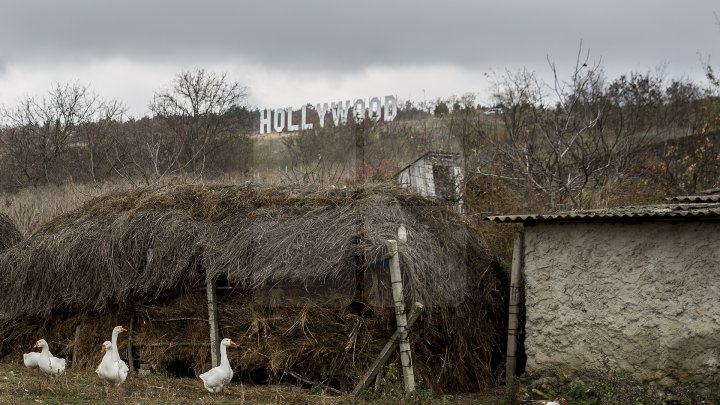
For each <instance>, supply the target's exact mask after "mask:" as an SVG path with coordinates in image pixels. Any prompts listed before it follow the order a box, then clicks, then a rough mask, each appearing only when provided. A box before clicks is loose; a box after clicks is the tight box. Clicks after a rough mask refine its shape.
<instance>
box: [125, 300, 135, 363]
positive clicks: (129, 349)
mask: <svg viewBox="0 0 720 405" xmlns="http://www.w3.org/2000/svg"><path fill="white" fill-rule="evenodd" d="M134 327H135V311H133V312H132V313H131V314H130V323H129V324H128V329H127V332H128V345H127V361H128V367H129V368H130V371H132V372H135V359H133V350H132V348H133V345H132V341H133V328H134Z"/></svg>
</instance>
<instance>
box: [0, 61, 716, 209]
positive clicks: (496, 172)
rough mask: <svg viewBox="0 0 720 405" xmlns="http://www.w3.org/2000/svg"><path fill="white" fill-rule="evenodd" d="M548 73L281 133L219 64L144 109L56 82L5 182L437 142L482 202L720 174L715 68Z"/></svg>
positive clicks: (485, 205) (414, 148) (563, 197)
mask: <svg viewBox="0 0 720 405" xmlns="http://www.w3.org/2000/svg"><path fill="white" fill-rule="evenodd" d="M550 70H551V73H552V75H551V77H554V80H551V81H550V82H548V81H544V80H542V79H541V78H540V76H539V75H537V74H536V73H534V72H529V71H527V70H518V71H508V72H507V73H505V74H504V75H503V76H501V77H499V78H497V80H496V82H495V85H494V89H493V95H492V103H491V105H487V106H479V105H478V104H477V102H476V97H475V95H474V94H472V93H467V94H465V95H463V96H460V97H456V96H452V97H448V98H445V99H434V100H431V101H430V102H419V103H416V102H413V101H411V100H407V101H403V102H401V103H399V105H398V115H397V118H396V119H395V121H393V122H388V123H386V122H375V121H373V120H370V119H365V120H354V119H353V118H352V117H350V120H349V122H348V125H345V126H338V127H335V126H332V125H326V126H325V128H320V127H319V125H315V126H314V129H312V130H306V131H301V132H298V133H294V134H288V135H285V136H283V137H280V139H277V138H273V137H272V136H268V135H263V136H252V135H253V134H256V133H257V131H258V127H259V112H258V111H257V110H256V109H251V108H249V107H248V106H247V95H248V90H247V89H246V88H245V87H244V86H243V85H242V84H241V83H238V82H235V81H232V80H230V79H229V78H228V77H227V76H226V75H225V74H223V73H216V72H210V71H206V70H203V69H198V70H192V71H185V72H181V73H179V74H178V75H176V77H175V79H174V81H173V83H172V85H171V86H170V87H169V88H166V89H160V90H158V91H156V92H155V95H154V97H153V99H152V100H151V101H150V103H149V105H150V111H151V115H150V116H148V117H143V118H129V117H127V115H126V110H125V108H124V106H123V104H122V102H120V101H117V100H106V99H103V98H102V97H100V96H98V95H96V94H94V93H93V92H92V91H91V89H90V88H89V87H87V86H84V85H82V84H79V83H59V84H56V85H54V86H53V87H52V88H51V89H50V91H49V92H48V93H47V94H46V95H44V96H31V97H27V98H25V99H23V100H19V101H18V102H17V104H15V105H13V106H7V107H6V108H4V109H3V110H2V111H0V122H1V123H2V125H1V126H0V168H1V169H2V170H1V171H0V190H5V191H8V190H10V191H12V190H17V189H20V188H25V187H31V186H37V185H41V184H48V183H50V184H62V183H65V182H70V181H73V182H105V181H112V180H113V179H116V178H123V179H125V180H130V181H133V182H141V183H147V184H151V183H154V182H157V181H158V180H160V179H162V178H164V177H167V176H172V175H191V176H198V177H208V176H220V175H224V174H227V173H232V174H234V175H237V174H240V175H241V176H246V177H247V178H248V179H255V180H257V179H258V172H263V173H265V175H267V174H268V173H275V174H276V176H275V177H274V178H275V179H276V180H279V181H290V182H305V183H322V184H328V185H329V184H338V185H339V184H341V183H347V182H358V181H369V180H372V181H379V180H387V179H390V178H391V177H392V175H393V174H394V173H395V172H396V171H397V170H398V169H399V168H400V165H401V164H404V163H407V162H408V161H409V160H410V159H412V158H413V157H417V156H419V155H420V154H421V153H423V152H426V151H429V150H450V151H457V152H461V153H462V155H463V158H464V159H463V161H464V165H465V185H466V192H465V194H466V199H467V200H468V203H470V204H471V205H473V204H474V206H475V209H477V210H480V211H483V212H493V211H503V212H508V211H513V210H553V209H555V210H556V209H566V208H587V207H598V206H606V205H611V204H617V203H627V202H635V201H646V200H651V199H656V198H658V197H659V196H662V195H664V194H692V193H695V192H697V191H698V190H701V189H704V188H712V187H717V186H718V185H720V184H718V179H719V178H720V176H719V175H720V145H719V144H718V142H720V140H719V139H718V134H717V130H718V129H720V97H718V95H719V90H720V84H719V83H718V81H717V79H716V76H715V74H714V72H713V70H712V69H711V68H709V67H708V68H707V75H708V79H709V80H708V81H707V82H706V83H703V84H698V83H694V82H692V81H690V80H688V79H667V78H665V77H664V76H663V75H662V74H660V73H655V72H644V73H642V72H631V73H629V74H626V75H622V76H620V77H616V78H608V77H606V75H605V74H604V73H603V70H602V67H601V66H600V65H599V64H593V63H591V62H590V60H589V58H588V57H587V56H586V57H584V58H582V57H579V58H578V60H577V64H576V66H574V68H573V69H570V74H569V75H566V76H561V75H560V74H559V72H558V70H557V69H556V68H555V66H554V65H552V64H551V65H550ZM309 110H310V111H312V109H311V108H310V109H309ZM313 119H314V120H317V114H315V115H314V116H313V115H312V114H310V118H309V120H310V121H312V120H313ZM271 139H275V140H274V141H271ZM270 177H272V176H270Z"/></svg>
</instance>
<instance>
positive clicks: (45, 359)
mask: <svg viewBox="0 0 720 405" xmlns="http://www.w3.org/2000/svg"><path fill="white" fill-rule="evenodd" d="M34 347H39V348H40V349H42V351H41V352H40V356H39V357H38V360H37V364H38V367H39V368H40V370H42V372H43V373H45V374H47V375H48V376H59V375H61V374H62V373H64V372H65V359H60V358H57V357H55V356H52V355H51V354H50V348H49V347H48V344H47V342H46V341H45V339H40V340H38V341H37V342H36V343H35V346H34Z"/></svg>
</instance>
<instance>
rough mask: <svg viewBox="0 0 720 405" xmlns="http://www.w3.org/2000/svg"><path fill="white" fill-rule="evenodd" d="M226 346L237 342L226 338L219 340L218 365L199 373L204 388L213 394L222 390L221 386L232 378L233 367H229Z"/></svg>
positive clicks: (234, 344)
mask: <svg viewBox="0 0 720 405" xmlns="http://www.w3.org/2000/svg"><path fill="white" fill-rule="evenodd" d="M228 346H230V347H235V346H237V344H236V343H235V342H233V341H232V340H231V339H228V338H225V339H223V340H221V341H220V365H219V366H217V367H213V368H211V369H210V370H209V371H206V372H204V373H202V374H200V379H201V380H203V385H205V389H206V390H208V391H210V392H212V393H213V394H217V393H220V392H222V391H223V388H225V386H226V385H227V384H228V383H229V382H230V380H232V378H233V369H232V367H230V360H228V357H227V348H228Z"/></svg>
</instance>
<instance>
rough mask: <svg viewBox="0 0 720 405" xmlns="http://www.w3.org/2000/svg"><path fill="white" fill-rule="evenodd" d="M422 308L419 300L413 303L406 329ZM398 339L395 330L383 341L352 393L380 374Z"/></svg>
mask: <svg viewBox="0 0 720 405" xmlns="http://www.w3.org/2000/svg"><path fill="white" fill-rule="evenodd" d="M423 309H424V307H423V304H421V303H419V302H416V303H415V304H413V307H412V310H411V311H410V315H408V317H407V329H410V328H411V327H412V326H413V324H415V321H417V319H418V318H419V317H420V314H421V313H422V311H423ZM399 340H400V332H399V331H397V330H396V331H395V333H393V335H392V336H391V337H390V340H388V342H387V343H385V347H383V349H382V350H381V351H380V355H379V356H378V358H377V359H375V361H374V362H373V364H372V365H371V366H370V368H369V369H368V371H366V372H365V374H364V375H363V376H362V378H360V382H358V384H357V385H356V386H355V389H353V392H352V393H353V395H357V394H358V393H360V391H362V390H364V389H365V388H367V387H369V386H370V381H372V380H373V378H375V376H376V375H380V370H381V369H382V367H383V366H384V365H385V363H387V361H388V359H389V358H390V356H391V355H392V353H393V352H394V351H395V349H397V347H398V341H399Z"/></svg>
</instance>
